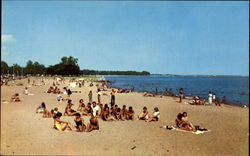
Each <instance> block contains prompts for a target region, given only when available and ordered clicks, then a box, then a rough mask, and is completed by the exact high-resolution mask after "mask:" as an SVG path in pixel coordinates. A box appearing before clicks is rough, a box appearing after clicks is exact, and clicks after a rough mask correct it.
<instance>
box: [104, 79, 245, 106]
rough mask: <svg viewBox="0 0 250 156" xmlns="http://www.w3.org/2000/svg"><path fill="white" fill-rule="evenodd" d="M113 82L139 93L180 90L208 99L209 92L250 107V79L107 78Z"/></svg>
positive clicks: (119, 86) (117, 85) (116, 86)
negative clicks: (156, 90)
mask: <svg viewBox="0 0 250 156" xmlns="http://www.w3.org/2000/svg"><path fill="white" fill-rule="evenodd" d="M105 79H106V80H109V81H111V82H112V83H111V85H110V86H111V87H115V88H123V89H132V88H134V89H135V90H136V91H139V92H144V91H147V92H151V93H152V92H154V91H155V89H156V88H157V89H158V93H159V94H162V93H163V92H164V91H165V89H166V88H167V89H170V88H172V92H173V93H174V94H178V92H179V88H183V89H184V94H185V95H187V96H189V95H190V94H192V95H193V96H200V97H203V98H207V96H208V92H209V91H211V92H212V93H215V94H216V97H218V98H219V99H222V97H223V96H225V97H226V101H227V103H228V104H235V105H241V106H242V105H247V106H249V77H164V76H105Z"/></svg>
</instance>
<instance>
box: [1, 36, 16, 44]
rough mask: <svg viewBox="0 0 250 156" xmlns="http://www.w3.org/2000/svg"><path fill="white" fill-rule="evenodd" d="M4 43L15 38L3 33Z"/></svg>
mask: <svg viewBox="0 0 250 156" xmlns="http://www.w3.org/2000/svg"><path fill="white" fill-rule="evenodd" d="M1 39H2V43H9V42H14V41H15V38H14V37H13V35H10V34H2V35H1Z"/></svg>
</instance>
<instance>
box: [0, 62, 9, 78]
mask: <svg viewBox="0 0 250 156" xmlns="http://www.w3.org/2000/svg"><path fill="white" fill-rule="evenodd" d="M8 70H9V66H8V64H7V63H6V62H4V61H1V75H3V74H8Z"/></svg>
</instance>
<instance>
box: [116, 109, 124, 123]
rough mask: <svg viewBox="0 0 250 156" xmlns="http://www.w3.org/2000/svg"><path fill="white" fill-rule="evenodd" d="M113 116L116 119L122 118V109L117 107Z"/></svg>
mask: <svg viewBox="0 0 250 156" xmlns="http://www.w3.org/2000/svg"><path fill="white" fill-rule="evenodd" d="M115 118H116V120H123V118H122V111H121V108H119V107H118V108H117V110H116V114H115Z"/></svg>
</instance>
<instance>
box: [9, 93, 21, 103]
mask: <svg viewBox="0 0 250 156" xmlns="http://www.w3.org/2000/svg"><path fill="white" fill-rule="evenodd" d="M10 102H21V100H20V98H19V94H18V93H16V94H14V95H12V96H11V99H10Z"/></svg>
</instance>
